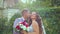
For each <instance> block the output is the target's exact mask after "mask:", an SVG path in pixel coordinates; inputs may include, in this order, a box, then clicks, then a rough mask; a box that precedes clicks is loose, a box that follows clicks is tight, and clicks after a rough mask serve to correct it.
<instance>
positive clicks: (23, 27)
mask: <svg viewBox="0 0 60 34" xmlns="http://www.w3.org/2000/svg"><path fill="white" fill-rule="evenodd" d="M16 29H17V31H21V30H25V31H28V30H29V25H28V23H26V22H25V21H24V22H19V24H18V25H17V26H16Z"/></svg>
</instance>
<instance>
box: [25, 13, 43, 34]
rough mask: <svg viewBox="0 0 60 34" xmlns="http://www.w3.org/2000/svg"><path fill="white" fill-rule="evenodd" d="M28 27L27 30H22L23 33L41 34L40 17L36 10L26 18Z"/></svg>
mask: <svg viewBox="0 0 60 34" xmlns="http://www.w3.org/2000/svg"><path fill="white" fill-rule="evenodd" d="M28 22H29V25H30V28H29V31H28V32H26V31H24V34H43V29H42V22H41V18H40V16H39V15H38V13H36V12H32V14H31V16H30V18H29V19H28Z"/></svg>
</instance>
